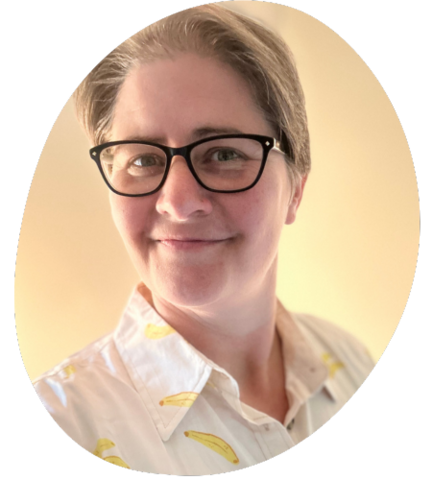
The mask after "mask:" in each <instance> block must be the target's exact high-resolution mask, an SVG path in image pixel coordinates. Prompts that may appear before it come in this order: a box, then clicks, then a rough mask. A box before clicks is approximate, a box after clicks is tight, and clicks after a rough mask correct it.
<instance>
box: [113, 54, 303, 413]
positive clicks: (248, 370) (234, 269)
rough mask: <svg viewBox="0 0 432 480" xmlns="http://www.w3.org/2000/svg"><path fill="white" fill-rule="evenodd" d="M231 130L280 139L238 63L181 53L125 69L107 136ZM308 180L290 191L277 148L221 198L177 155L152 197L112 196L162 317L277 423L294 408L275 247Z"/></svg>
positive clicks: (164, 138)
mask: <svg viewBox="0 0 432 480" xmlns="http://www.w3.org/2000/svg"><path fill="white" fill-rule="evenodd" d="M236 131H237V132H241V133H253V134H261V135H268V136H272V137H274V136H275V132H273V130H272V129H271V128H270V126H269V125H268V123H267V122H266V121H265V119H264V117H263V115H262V114H261V112H260V111H259V110H258V108H257V107H256V105H255V103H254V100H253V98H252V95H251V92H250V90H249V87H248V85H247V84H246V82H245V81H244V80H243V79H242V78H241V77H240V76H239V75H238V74H237V73H236V72H235V71H233V70H232V69H231V67H229V66H227V65H224V64H222V63H220V62H218V61H217V60H215V59H210V58H202V57H198V56H196V55H194V54H181V55H179V56H177V57H175V58H174V59H163V60H156V61H153V62H151V63H148V64H144V65H141V66H139V67H136V68H135V69H134V70H132V71H131V72H130V74H129V76H128V77H127V79H126V80H125V82H124V84H123V87H122V89H121V91H120V93H119V97H118V100H117V103H116V107H115V111H114V116H113V123H112V130H111V136H110V140H125V139H144V138H147V139H151V140H153V141H156V142H157V143H161V144H165V145H169V146H172V147H181V146H184V145H187V144H189V143H191V142H193V141H195V140H197V139H199V138H203V137H206V136H207V137H208V136H212V135H215V134H221V133H225V132H226V133H233V132H236ZM305 180H306V178H304V179H303V180H302V182H300V184H299V185H298V186H296V187H295V188H294V190H292V187H291V185H290V181H289V177H288V174H287V170H286V165H285V160H284V158H283V156H282V155H281V154H279V153H277V152H272V153H271V154H270V156H269V160H268V162H267V165H266V168H265V170H264V173H263V175H262V178H261V179H260V181H259V182H258V184H257V185H256V186H255V187H253V188H252V189H250V190H247V191H245V192H240V193H234V194H222V193H214V192H209V191H207V190H205V189H204V188H202V187H201V186H200V185H199V184H198V183H197V182H196V181H195V179H194V178H193V176H192V174H191V172H190V171H189V169H188V167H187V165H186V162H185V160H184V159H183V158H182V157H179V156H178V157H174V159H173V162H172V165H171V169H170V172H169V175H168V178H167V181H166V183H165V184H164V186H163V188H162V189H161V190H160V191H158V192H156V193H155V194H152V195H150V196H147V197H137V198H129V197H122V196H119V195H116V194H114V193H112V192H110V204H111V209H112V215H113V219H114V222H115V224H116V226H117V229H118V230H119V233H120V235H121V237H122V239H123V241H124V243H125V246H126V248H127V250H128V253H129V255H130V257H131V259H132V261H133V263H134V265H135V267H136V269H137V271H138V273H139V275H140V277H141V279H142V280H143V282H144V283H145V284H146V285H147V287H148V288H149V289H150V291H151V292H152V297H153V305H154V307H155V308H156V310H157V311H158V313H159V314H160V315H161V316H162V317H163V318H164V319H165V320H166V321H167V322H168V323H169V324H170V325H171V326H172V327H173V328H175V329H176V330H177V331H178V332H179V333H180V334H181V335H183V336H184V337H185V338H186V340H188V341H189V342H190V343H191V344H192V345H193V346H195V347H196V348H197V349H198V350H200V351H201V352H202V353H204V354H205V355H206V356H207V357H208V358H210V359H212V360H213V361H215V362H216V363H218V364H219V365H220V366H221V367H223V368H225V369H226V370H227V371H228V372H229V373H230V374H231V375H232V376H233V377H234V378H235V379H236V380H237V382H238V384H239V389H240V396H241V399H242V401H244V402H245V403H247V404H249V405H251V406H253V407H255V408H258V409H260V410H261V411H264V412H266V413H268V414H269V415H271V416H273V417H274V418H277V419H278V420H280V421H283V418H284V416H285V414H286V411H287V409H288V402H287V398H286V394H285V388H284V370H283V359H282V353H281V346H280V340H279V338H278V336H277V334H276V329H275V321H274V316H275V307H276V295H275V288H276V265H277V250H278V242H279V238H280V234H281V231H282V227H283V225H284V224H291V223H293V222H294V220H295V217H296V213H297V209H298V206H299V204H300V201H301V198H302V193H303V188H304V183H305ZM291 197H292V199H291ZM290 199H291V201H290Z"/></svg>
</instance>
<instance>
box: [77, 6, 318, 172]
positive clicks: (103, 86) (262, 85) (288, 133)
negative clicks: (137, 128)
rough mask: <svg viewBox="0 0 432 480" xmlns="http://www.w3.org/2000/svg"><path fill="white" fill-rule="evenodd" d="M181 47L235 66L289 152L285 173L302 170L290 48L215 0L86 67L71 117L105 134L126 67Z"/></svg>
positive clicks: (304, 131) (304, 132) (96, 136)
mask: <svg viewBox="0 0 432 480" xmlns="http://www.w3.org/2000/svg"><path fill="white" fill-rule="evenodd" d="M183 52H191V53H196V54H199V55H202V56H207V57H214V58H216V59H218V60H220V61H222V62H223V63H225V64H228V65H230V66H231V68H233V69H234V70H235V71H236V72H238V73H239V74H240V75H241V76H242V77H243V78H244V79H245V80H246V81H247V82H248V84H249V85H250V87H251V91H252V94H253V95H254V99H255V101H256V103H257V105H258V107H259V108H260V110H261V111H262V113H263V115H264V117H265V119H266V120H267V121H268V123H269V125H270V126H272V127H273V128H274V130H275V131H276V132H277V134H278V135H279V140H280V141H281V143H282V148H283V149H284V150H285V152H287V153H288V152H290V157H291V162H288V163H289V164H290V165H291V166H292V167H293V169H294V172H291V173H295V174H296V176H298V175H302V176H303V175H306V174H307V173H309V170H310V146H309V132H308V126H307V117H306V109H305V100H304V94H303V90H302V87H301V85H300V80H299V77H298V73H297V69H296V67H295V63H294V59H293V56H292V53H291V51H290V49H289V48H288V46H287V45H286V43H285V42H284V41H283V39H282V38H280V37H279V36H278V35H277V34H275V33H274V32H272V31H271V30H269V29H268V28H266V27H264V26H263V25H261V24H260V23H258V22H256V21H254V20H252V19H250V18H248V17H246V16H243V15H240V14H238V13H235V12H233V11H231V10H228V9H227V8H225V7H223V6H221V5H218V4H210V5H203V6H201V7H195V8H191V9H188V10H184V11H182V12H179V13H176V14H173V15H170V16H168V17H166V18H164V19H162V20H160V21H158V22H156V23H154V24H152V25H150V26H149V27H147V28H145V29H143V30H141V31H139V32H138V33H136V34H135V35H133V36H132V37H130V38H129V39H128V40H126V41H125V42H123V43H122V44H121V45H119V46H118V47H117V48H116V49H115V50H113V51H112V52H111V53H110V54H109V55H107V56H106V57H105V58H104V59H103V60H102V61H101V62H100V63H99V64H98V65H97V66H96V67H95V68H94V69H93V70H92V71H91V72H90V74H89V75H88V76H87V77H86V78H85V80H84V81H83V82H82V83H81V85H80V86H79V87H78V89H77V90H76V91H75V93H74V98H75V106H76V112H77V116H78V119H79V121H80V123H81V125H82V126H83V128H84V130H85V131H86V133H87V135H88V136H89V138H90V139H91V141H92V142H93V144H95V145H97V144H100V143H103V142H105V141H107V139H108V135H109V132H110V129H111V122H112V116H113V112H114V108H115V102H116V98H117V95H118V92H119V91H120V88H121V86H122V85H123V82H124V80H125V78H126V76H127V75H128V73H129V72H130V71H131V69H132V68H133V67H135V66H137V65H139V64H141V63H146V62H149V61H152V60H156V59H161V58H170V57H173V56H174V55H175V54H177V53H183ZM293 164H294V165H293Z"/></svg>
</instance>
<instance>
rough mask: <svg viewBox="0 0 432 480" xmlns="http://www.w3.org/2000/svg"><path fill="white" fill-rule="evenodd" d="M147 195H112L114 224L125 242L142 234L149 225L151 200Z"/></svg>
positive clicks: (111, 203)
mask: <svg viewBox="0 0 432 480" xmlns="http://www.w3.org/2000/svg"><path fill="white" fill-rule="evenodd" d="M146 200H147V199H146V198H145V197H141V198H129V197H122V196H120V195H116V194H114V193H113V194H111V195H110V205H111V214H112V217H113V220H114V224H115V226H116V227H117V230H118V231H119V233H120V235H121V237H122V238H123V240H124V241H125V242H130V241H133V240H134V239H136V238H137V237H139V236H141V234H142V233H143V232H144V230H145V227H146V225H147V226H148V225H149V223H150V222H149V206H148V205H147V204H148V203H149V202H148V201H147V202H146Z"/></svg>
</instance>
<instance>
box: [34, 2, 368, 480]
mask: <svg viewBox="0 0 432 480" xmlns="http://www.w3.org/2000/svg"><path fill="white" fill-rule="evenodd" d="M75 101H76V107H77V114H78V118H79V120H80V122H81V124H82V125H83V127H84V129H85V131H86V132H87V135H88V137H89V139H90V141H91V143H92V145H93V147H92V148H91V150H90V156H91V158H92V159H93V160H94V161H95V162H96V164H97V166H98V168H99V170H100V173H101V174H102V177H103V179H104V181H105V182H106V184H107V186H108V187H109V201H110V205H111V210H112V215H113V220H114V223H115V225H116V227H117V229H118V231H119V233H120V235H121V237H122V239H123V241H124V244H125V247H126V249H127V251H128V253H129V255H130V258H131V260H132V262H133V264H134V266H135V268H136V270H137V272H138V274H139V276H140V279H141V280H142V282H141V283H140V284H139V285H138V286H137V288H136V289H135V291H134V292H133V293H132V296H131V298H130V300H129V303H128V304H127V306H126V309H125V311H124V314H123V316H122V318H121V320H120V323H119V325H118V327H117V329H116V330H115V331H114V332H113V333H112V334H109V335H107V336H105V337H104V338H102V339H100V340H98V341H96V342H95V343H93V344H91V345H89V346H88V347H86V348H85V349H84V350H82V351H80V352H78V353H77V354H75V355H72V356H71V357H69V358H67V359H66V360H65V361H64V362H62V363H61V364H59V365H58V366H57V367H55V368H53V369H52V370H50V371H49V372H47V373H46V374H44V375H42V376H41V377H40V378H38V379H37V380H36V381H35V383H34V384H35V388H36V389H37V392H38V394H39V396H40V398H41V400H42V402H43V403H44V405H45V406H46V408H47V409H48V411H49V412H50V414H51V415H52V416H53V418H54V419H55V421H56V422H57V423H58V424H59V425H60V427H61V428H62V429H63V430H64V431H65V432H66V433H67V434H68V435H69V436H70V437H71V438H72V439H73V440H75V441H76V442H77V443H78V444H79V445H81V446H82V447H83V448H85V449H86V450H88V451H89V452H91V453H93V454H94V455H96V456H98V457H100V458H101V459H103V460H105V461H108V462H111V463H113V464H116V465H119V466H123V467H126V468H131V469H135V470H140V471H145V472H153V473H168V474H177V475H202V474H213V473H222V472H227V471H231V470H237V469H241V468H244V467H247V466H251V465H254V464H257V463H259V462H262V461H265V460H267V459H269V458H272V457H274V456H276V455H278V454H280V453H282V452H284V451H286V450H288V449H290V448H291V447H293V446H294V445H296V444H298V443H299V442H300V441H302V440H303V439H305V438H306V437H307V436H308V435H310V434H311V433H313V432H314V431H316V430H317V429H318V428H319V427H321V426H322V425H323V424H324V423H325V422H326V421H327V420H329V419H330V418H331V417H332V416H333V415H334V414H335V413H336V412H337V411H338V410H340V408H341V407H342V406H343V405H344V404H345V403H346V402H347V401H348V399H349V398H350V397H351V396H352V395H353V394H354V392H355V391H356V390H357V389H358V388H359V386H360V385H361V384H362V382H363V381H364V380H365V378H366V377H367V375H368V374H369V372H370V371H371V369H372V368H373V362H372V361H371V359H370V357H369V356H368V354H367V352H366V350H365V348H364V347H363V346H362V345H361V344H360V343H359V342H358V341H357V340H356V339H355V338H353V337H352V336H351V335H349V334H348V333H346V332H344V331H342V330H341V329H339V328H337V327H336V326H334V325H332V324H331V323H328V322H326V321H324V320H321V319H318V318H315V317H312V316H310V315H306V314H295V313H292V312H289V311H287V310H286V309H285V308H284V307H283V305H282V304H281V303H280V302H279V301H278V299H277V298H276V293H275V289H276V272H277V257H278V255H277V254H278V243H279V238H280V235H281V232H282V229H283V227H284V225H291V224H292V223H293V222H294V221H295V218H296V215H297V211H298V209H299V206H300V203H301V200H302V195H303V191H304V188H305V182H306V179H307V176H308V173H309V171H310V149H309V136H308V128H307V117H306V110H305V100H304V95H303V92H302V88H301V85H300V81H299V78H298V74H297V71H296V68H295V64H294V60H293V57H292V54H291V52H290V50H289V49H288V47H287V45H286V44H285V43H284V42H283V40H281V39H280V38H279V37H278V36H277V35H276V34H275V33H273V32H271V31H270V30H269V29H268V28H267V27H264V26H262V25H261V24H260V23H258V22H256V21H254V20H251V19H249V18H246V17H244V16H242V15H240V14H237V13H234V12H232V11H230V10H228V9H226V8H224V7H223V6H220V5H215V4H213V5H205V6H202V7H196V8H192V9H189V10H186V11H183V12H180V13H177V14H174V15H171V16H169V17H167V18H165V19H163V20H161V21H159V22H157V23H155V24H153V25H151V26H150V27H148V28H146V29H144V30H142V31H140V32H138V33H137V34H136V35H134V36H133V37H131V38H130V39H128V40H126V41H125V42H124V43H123V44H121V45H120V46H119V47H118V48H116V49H115V50H114V51H113V52H111V53H110V54H109V55H108V56H107V57H106V58H105V59H103V60H102V61H101V62H100V63H99V64H98V65H97V66H96V67H95V69H94V70H93V71H92V72H91V73H90V74H89V75H88V76H87V78H86V79H85V80H84V81H83V83H82V84H81V85H80V86H79V88H78V89H77V91H76V92H75ZM107 294H109V292H107Z"/></svg>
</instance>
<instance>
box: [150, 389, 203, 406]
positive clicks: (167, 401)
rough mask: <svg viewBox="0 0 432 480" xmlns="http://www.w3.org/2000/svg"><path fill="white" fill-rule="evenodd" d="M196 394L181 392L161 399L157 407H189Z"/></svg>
mask: <svg viewBox="0 0 432 480" xmlns="http://www.w3.org/2000/svg"><path fill="white" fill-rule="evenodd" d="M198 395H199V394H198V393H195V392H181V393H177V394H176V395H170V396H169V397H165V398H163V399H162V400H161V401H160V402H159V405H160V406H161V407H162V406H164V405H170V406H172V407H191V406H192V405H193V403H194V402H195V400H196V399H197V397H198Z"/></svg>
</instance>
